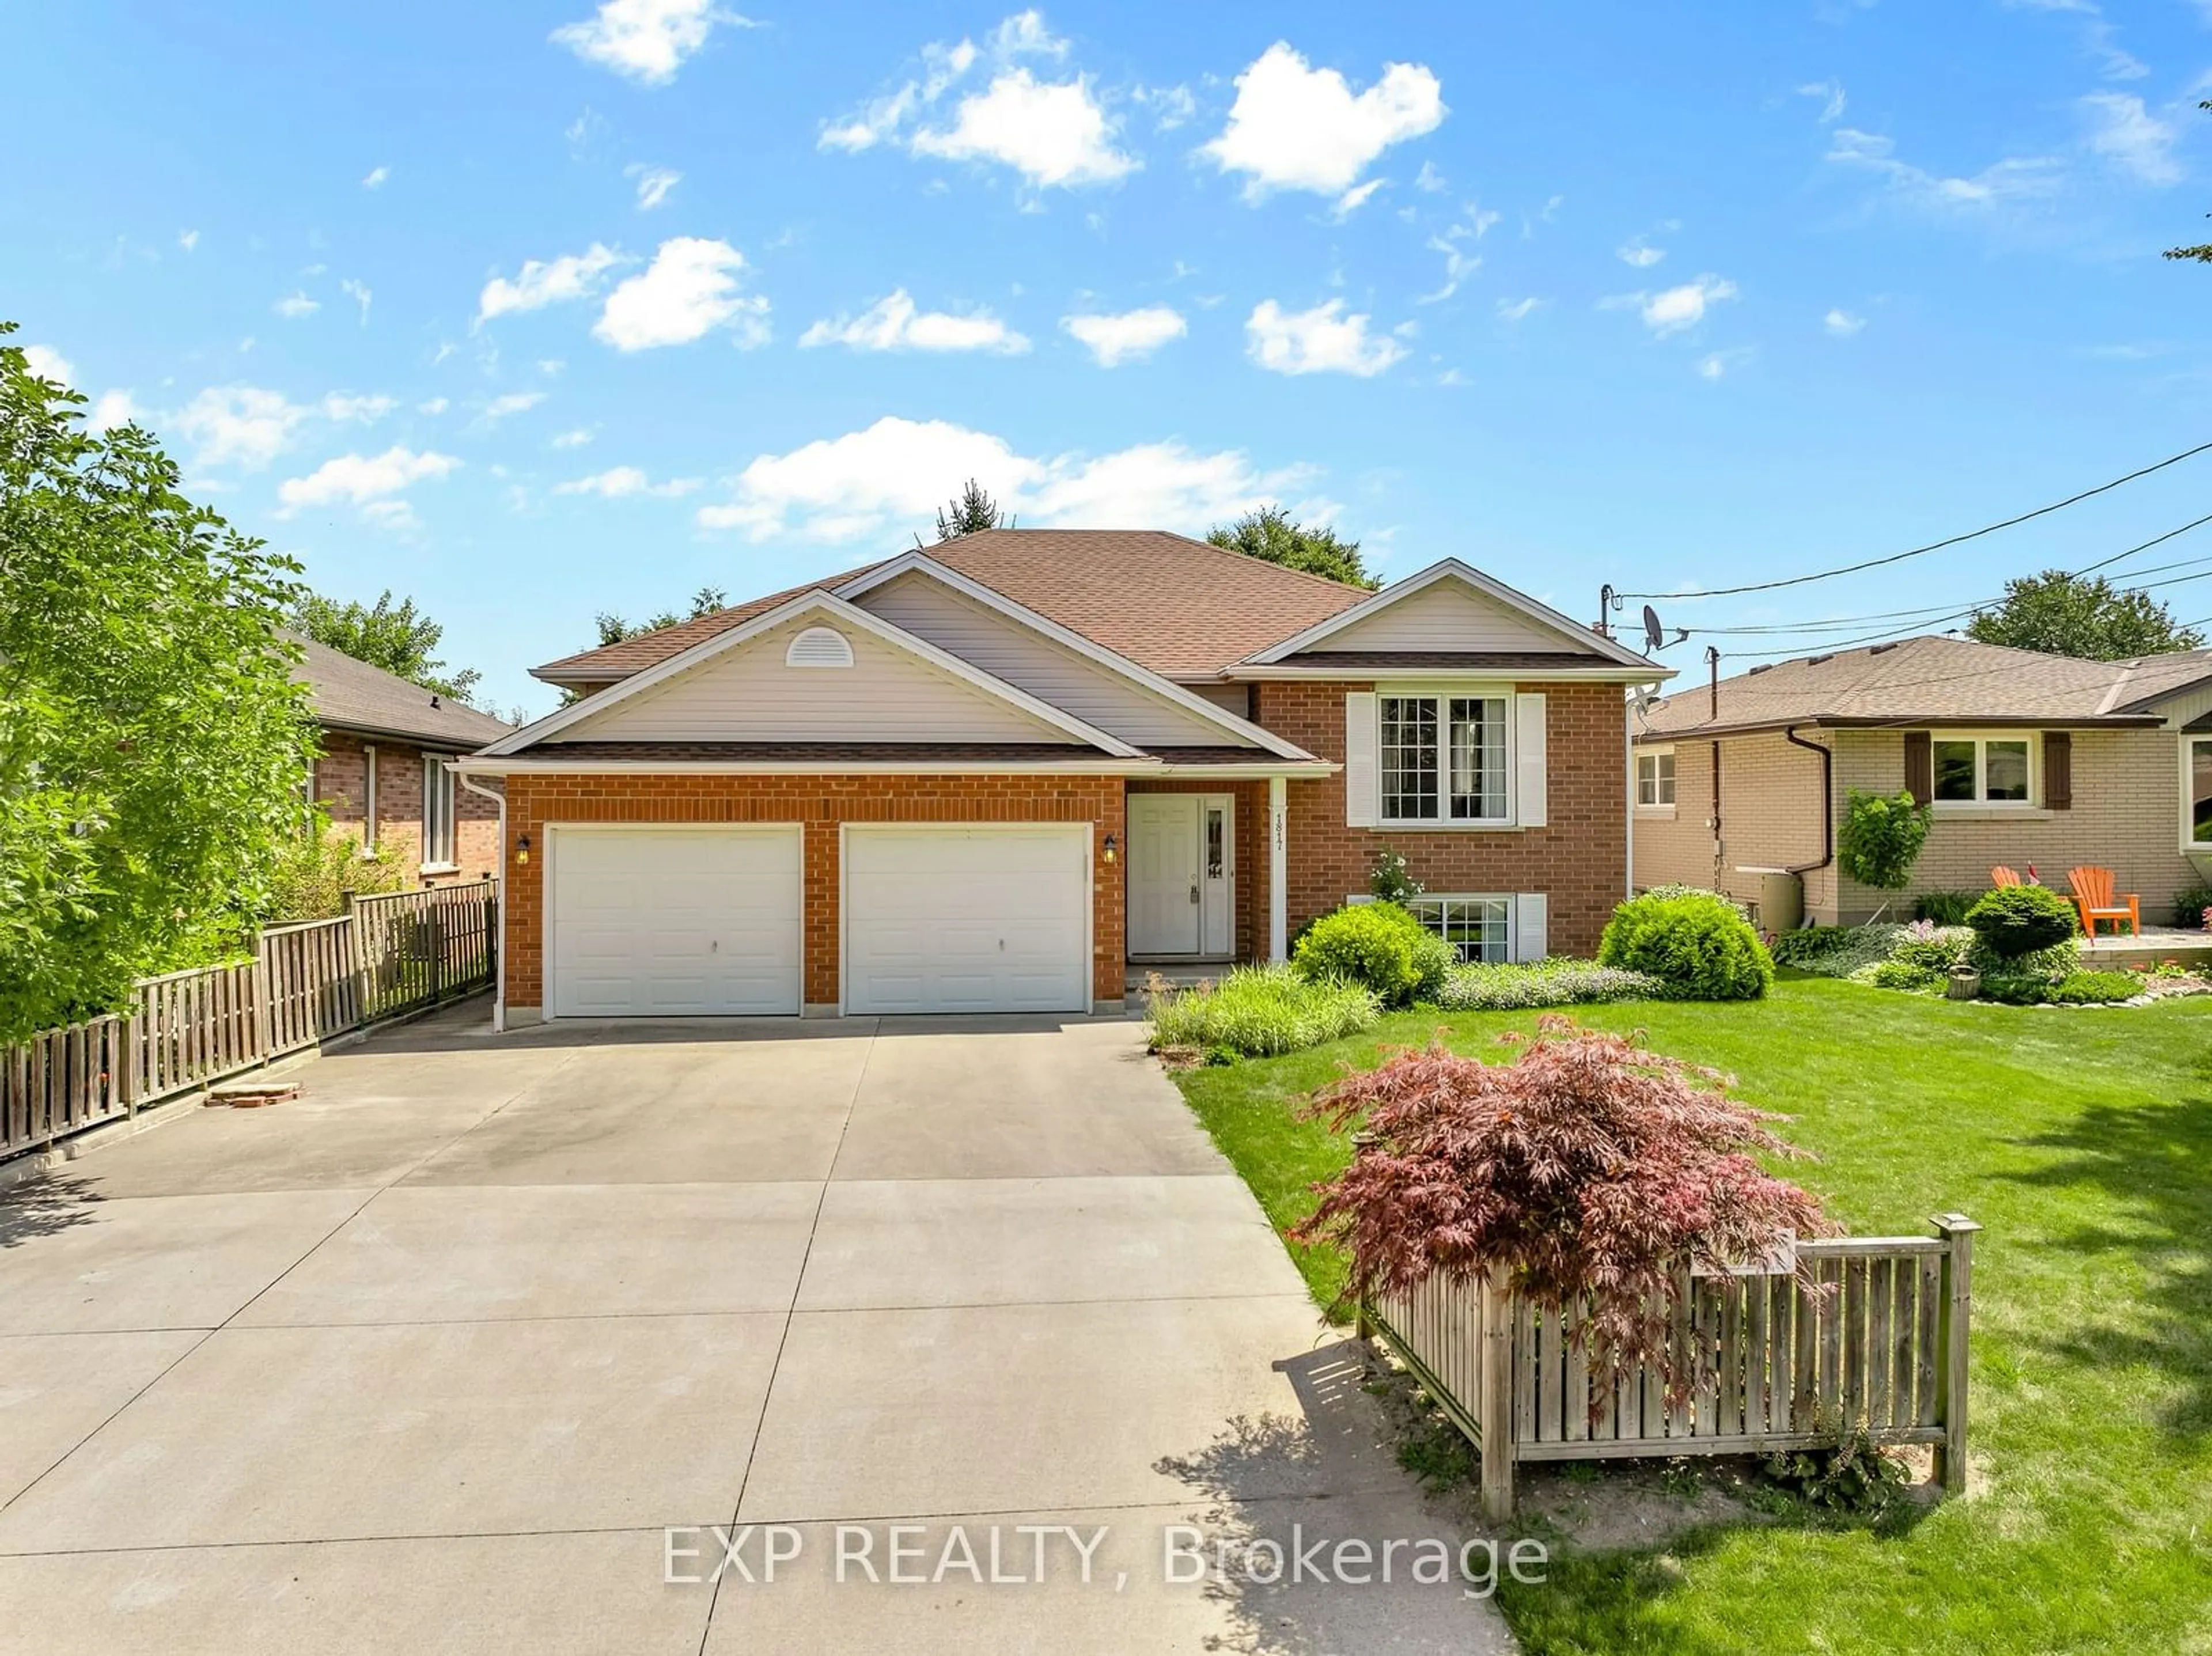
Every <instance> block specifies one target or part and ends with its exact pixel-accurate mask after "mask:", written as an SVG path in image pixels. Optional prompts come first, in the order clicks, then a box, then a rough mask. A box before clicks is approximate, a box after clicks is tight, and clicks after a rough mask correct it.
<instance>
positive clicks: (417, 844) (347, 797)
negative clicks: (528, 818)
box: [292, 639, 514, 885]
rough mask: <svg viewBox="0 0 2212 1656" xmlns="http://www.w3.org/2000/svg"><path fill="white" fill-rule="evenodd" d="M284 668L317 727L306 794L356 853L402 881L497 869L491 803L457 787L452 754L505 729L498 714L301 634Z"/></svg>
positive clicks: (474, 875)
mask: <svg viewBox="0 0 2212 1656" xmlns="http://www.w3.org/2000/svg"><path fill="white" fill-rule="evenodd" d="M294 642H295V643H296V644H297V645H298V646H300V648H301V652H302V659H301V662H300V664H298V665H297V666H295V668H294V669H293V672H292V676H293V677H294V678H295V680H297V681H298V682H301V683H304V684H306V685H307V695H308V701H309V703H310V705H311V706H312V707H313V709H314V714H315V720H316V723H317V724H318V725H320V726H321V728H322V750H321V752H320V753H319V754H318V755H316V759H315V764H314V769H313V779H312V783H311V786H312V789H313V794H312V797H313V800H314V802H315V804H318V805H319V806H320V807H321V808H322V810H323V812H324V814H325V816H328V817H329V818H330V820H331V826H332V827H333V828H337V829H338V830H339V831H340V832H342V833H344V834H351V835H352V836H353V837H354V838H356V839H358V840H361V841H362V847H363V850H364V852H371V851H373V852H374V853H375V854H376V855H377V856H378V857H380V858H397V859H398V864H399V866H400V867H401V868H402V869H403V870H405V872H406V873H407V875H408V876H409V878H410V883H415V882H419V883H422V884H425V885H435V884H438V883H441V882H443V881H448V880H458V879H470V880H475V879H481V878H483V877H484V876H485V875H487V874H495V873H497V872H498V871H499V806H498V804H496V802H495V801H493V800H490V799H487V798H484V797H483V795H482V794H478V793H474V792H470V791H469V790H468V789H466V788H465V787H462V786H459V783H458V782H457V780H456V779H455V777H454V775H453V772H452V771H451V770H450V769H448V768H447V766H448V764H449V763H450V761H453V760H455V759H458V758H459V757H460V756H461V755H463V754H465V753H468V752H470V751H471V749H476V748H480V747H482V746H483V744H484V743H487V742H493V741H496V740H498V739H499V738H500V737H502V736H505V735H507V734H508V733H509V732H510V731H513V728H514V727H513V725H509V724H507V722H506V721H505V720H504V719H495V718H493V717H492V716H491V715H490V714H489V713H479V712H477V709H475V708H474V707H468V706H466V705H465V704H464V703H461V702H458V701H453V699H452V698H451V697H450V696H441V695H438V694H437V693H436V692H435V691H432V690H426V689H424V688H422V686H421V685H419V684H410V683H409V682H407V681H406V680H405V679H404V678H398V677H395V676H393V675H392V674H390V673H387V672H386V671H384V670H382V669H381V668H378V667H372V666H370V665H369V664H368V663H367V662H364V661H356V660H355V659H354V658H352V657H351V656H349V655H344V654H342V653H341V652H338V651H336V650H333V649H331V648H329V647H328V646H325V645H320V644H317V643H315V642H314V641H313V640H309V639H295V640H294Z"/></svg>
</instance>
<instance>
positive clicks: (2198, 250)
mask: <svg viewBox="0 0 2212 1656" xmlns="http://www.w3.org/2000/svg"><path fill="white" fill-rule="evenodd" d="M2197 108H2199V109H2212V98H2202V99H2199V100H2197ZM2205 216H2206V217H2207V218H2212V213H2208V214H2206V215H2205ZM2166 258H2191V259H2195V260H2196V261H2197V263H2198V264H2212V241H2200V242H2198V243H2197V244H2196V245H2195V246H2190V247H2169V248H2167V249H2166Z"/></svg>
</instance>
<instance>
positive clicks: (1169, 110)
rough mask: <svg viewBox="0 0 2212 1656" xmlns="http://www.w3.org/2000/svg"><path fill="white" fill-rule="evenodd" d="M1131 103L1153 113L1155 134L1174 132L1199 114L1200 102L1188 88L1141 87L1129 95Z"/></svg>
mask: <svg viewBox="0 0 2212 1656" xmlns="http://www.w3.org/2000/svg"><path fill="white" fill-rule="evenodd" d="M1129 101H1130V102H1131V103H1133V104H1136V105H1139V106H1141V107H1144V108H1146V109H1150V110H1152V112H1153V114H1152V130H1153V131H1155V132H1172V131H1174V130H1176V128H1177V127H1179V126H1184V125H1187V124H1189V122H1190V119H1191V118H1192V117H1193V116H1194V115H1196V114H1197V113H1198V100H1197V99H1196V98H1194V97H1193V96H1191V92H1190V88H1188V87H1187V86H1167V87H1159V86H1140V87H1139V88H1136V89H1135V90H1134V91H1133V92H1131V93H1130V94H1129Z"/></svg>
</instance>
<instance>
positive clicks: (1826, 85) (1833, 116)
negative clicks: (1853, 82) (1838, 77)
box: [1797, 81, 1850, 126]
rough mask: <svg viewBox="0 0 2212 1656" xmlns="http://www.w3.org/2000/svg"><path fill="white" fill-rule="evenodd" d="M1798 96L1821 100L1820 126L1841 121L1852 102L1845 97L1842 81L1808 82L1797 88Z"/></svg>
mask: <svg viewBox="0 0 2212 1656" xmlns="http://www.w3.org/2000/svg"><path fill="white" fill-rule="evenodd" d="M1797 95H1798V96H1799V97H1801V98H1818V99H1819V100H1820V124H1821V125H1823V126H1827V125H1831V124H1833V123H1834V122H1836V121H1838V120H1839V119H1841V118H1842V117H1843V113H1844V109H1845V108H1846V107H1847V106H1849V104H1850V100H1849V99H1848V98H1846V97H1844V83H1843V82H1841V81H1808V82H1806V83H1805V84H1804V85H1803V86H1801V87H1799V88H1797Z"/></svg>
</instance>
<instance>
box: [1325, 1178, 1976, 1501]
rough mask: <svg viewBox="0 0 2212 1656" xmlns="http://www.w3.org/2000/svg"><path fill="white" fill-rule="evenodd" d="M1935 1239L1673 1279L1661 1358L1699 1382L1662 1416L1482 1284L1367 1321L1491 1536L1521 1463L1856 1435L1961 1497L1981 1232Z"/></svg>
mask: <svg viewBox="0 0 2212 1656" xmlns="http://www.w3.org/2000/svg"><path fill="white" fill-rule="evenodd" d="M1935 1227H1936V1234H1934V1235H1933V1236H1880V1237H1852V1238H1845V1239H1841V1240H1820V1241H1806V1242H1800V1243H1798V1244H1797V1247H1796V1259H1797V1262H1798V1265H1799V1266H1800V1267H1801V1269H1802V1271H1803V1278H1802V1279H1801V1277H1799V1276H1798V1274H1797V1273H1796V1272H1794V1271H1775V1272H1771V1273H1769V1272H1753V1273H1742V1274H1735V1275H1729V1276H1716V1277H1706V1276H1697V1277H1686V1278H1685V1279H1684V1280H1683V1281H1682V1282H1680V1283H1679V1284H1678V1287H1679V1288H1680V1290H1681V1291H1680V1297H1679V1299H1678V1301H1677V1304H1676V1307H1675V1311H1674V1319H1673V1328H1672V1335H1671V1340H1672V1356H1673V1357H1674V1362H1676V1363H1677V1364H1678V1365H1681V1366H1686V1365H1687V1362H1688V1360H1689V1359H1690V1358H1691V1357H1692V1356H1695V1357H1696V1358H1697V1359H1698V1360H1699V1371H1700V1372H1701V1373H1703V1374H1705V1377H1706V1378H1705V1381H1704V1383H1703V1384H1702V1385H1700V1386H1699V1388H1698V1389H1697V1391H1696V1392H1694V1393H1693V1394H1692V1396H1690V1397H1689V1398H1685V1399H1683V1400H1681V1401H1680V1402H1678V1403H1673V1404H1670V1403H1669V1402H1668V1399H1667V1397H1666V1387H1665V1386H1664V1384H1663V1383H1662V1381H1661V1380H1660V1379H1659V1377H1658V1375H1657V1374H1656V1373H1654V1372H1652V1371H1651V1370H1650V1369H1649V1368H1641V1367H1639V1368H1638V1369H1636V1370H1635V1371H1633V1372H1632V1373H1631V1374H1628V1375H1626V1377H1624V1378H1623V1379H1622V1380H1620V1381H1619V1382H1618V1383H1617V1384H1614V1385H1611V1386H1596V1387H1595V1388H1594V1387H1593V1386H1592V1382H1591V1378H1590V1374H1589V1360H1588V1356H1587V1354H1586V1353H1585V1352H1584V1351H1583V1350H1582V1349H1581V1348H1579V1347H1578V1346H1577V1344H1575V1342H1574V1340H1573V1338H1571V1337H1572V1334H1573V1332H1574V1329H1575V1324H1576V1320H1577V1317H1576V1315H1575V1314H1573V1313H1570V1314H1568V1315H1564V1316H1563V1315H1562V1314H1560V1313H1557V1312H1547V1311H1541V1310H1539V1309H1537V1308H1536V1307H1533V1306H1530V1305H1528V1304H1527V1303H1526V1302H1525V1301H1520V1300H1517V1299H1515V1298H1513V1297H1512V1296H1510V1295H1508V1294H1507V1293H1506V1292H1505V1291H1504V1289H1503V1288H1502V1287H1501V1286H1499V1284H1498V1283H1497V1282H1496V1281H1494V1280H1492V1281H1486V1282H1479V1283H1453V1282H1450V1281H1449V1280H1447V1279H1446V1278H1445V1277H1443V1276H1441V1275H1439V1276H1433V1277H1430V1278H1429V1279H1428V1280H1427V1281H1425V1282H1424V1283H1421V1284H1420V1285H1419V1286H1418V1287H1417V1288H1415V1289H1413V1292H1411V1293H1410V1294H1405V1295H1386V1296H1383V1297H1381V1298H1378V1299H1377V1300H1376V1301H1373V1302H1372V1303H1370V1305H1368V1306H1367V1307H1364V1313H1363V1316H1364V1322H1365V1323H1366V1324H1367V1325H1369V1326H1371V1327H1372V1328H1374V1329H1375V1330H1376V1331H1379V1332H1380V1333H1381V1334H1382V1335H1383V1338H1385V1339H1387V1340H1388V1341H1389V1343H1390V1344H1391V1346H1392V1347H1393V1348H1394V1349H1395V1350H1396V1351H1397V1352H1398V1354H1399V1355H1400V1356H1401V1357H1402V1358H1404V1359H1405V1362H1406V1363H1407V1367H1408V1368H1411V1369H1412V1370H1413V1374H1415V1376H1416V1377H1417V1378H1418V1379H1419V1380H1420V1382H1421V1384H1422V1385H1423V1386H1425V1387H1426V1388H1427V1389H1428V1390H1429V1392H1431V1395H1432V1396H1434V1397H1435V1398H1436V1399H1437V1403H1438V1404H1440V1405H1441V1406H1442V1408H1443V1410H1444V1412H1445V1413H1446V1415H1448V1416H1449V1417H1450V1418H1451V1420H1452V1422H1454V1423H1455V1425H1457V1426H1458V1427H1459V1429H1461V1430H1462V1432H1464V1433H1465V1434H1466V1435H1468V1438H1469V1439H1471V1440H1472V1441H1474V1444H1475V1446H1476V1447H1477V1448H1478V1449H1480V1451H1481V1453H1482V1498H1483V1509H1484V1512H1485V1513H1486V1515H1487V1516H1488V1517H1490V1518H1491V1519H1492V1520H1503V1519H1504V1518H1506V1517H1508V1516H1510V1514H1511V1512H1512V1509H1513V1468H1514V1466H1515V1465H1516V1463H1517V1462H1520V1461H1534V1460H1584V1459H1611V1458H1617V1457H1625V1456H1631V1455H1734V1454H1749V1453H1764V1452H1765V1451H1768V1450H1774V1449H1789V1448H1802V1447H1817V1446H1820V1445H1822V1444H1832V1443H1834V1442H1835V1441H1837V1438H1838V1435H1839V1434H1840V1433H1842V1432H1844V1431H1847V1430H1850V1429H1855V1428H1857V1427H1860V1426H1863V1427H1864V1428H1865V1429H1866V1431H1867V1433H1868V1435H1869V1436H1870V1437H1871V1438H1872V1439H1873V1440H1874V1441H1875V1442H1877V1443H1883V1444H1905V1443H1927V1444H1932V1445H1934V1446H1935V1449H1936V1476H1937V1477H1938V1478H1939V1479H1940V1480H1941V1481H1942V1483H1943V1485H1944V1487H1945V1488H1946V1489H1952V1490H1957V1489H1963V1488H1964V1487H1965V1482H1966V1336H1967V1326H1968V1324H1969V1321H1970V1320H1971V1313H1972V1271H1973V1238H1974V1233H1975V1232H1976V1231H1978V1230H1979V1229H1980V1228H1981V1227H1980V1226H1979V1225H1977V1224H1976V1223H1975V1222H1973V1221H1972V1220H1971V1219H1968V1218H1966V1217H1965V1216H1963V1215H1960V1214H1948V1215H1946V1216H1943V1217H1942V1218H1940V1219H1937V1220H1936V1221H1935ZM1593 1405H1595V1406H1593ZM1493 1451H1497V1452H1496V1453H1493Z"/></svg>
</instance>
